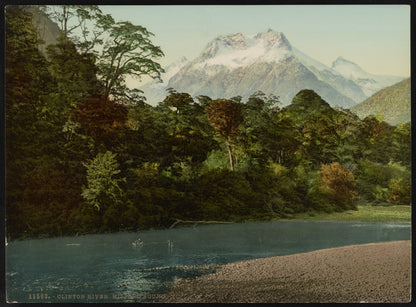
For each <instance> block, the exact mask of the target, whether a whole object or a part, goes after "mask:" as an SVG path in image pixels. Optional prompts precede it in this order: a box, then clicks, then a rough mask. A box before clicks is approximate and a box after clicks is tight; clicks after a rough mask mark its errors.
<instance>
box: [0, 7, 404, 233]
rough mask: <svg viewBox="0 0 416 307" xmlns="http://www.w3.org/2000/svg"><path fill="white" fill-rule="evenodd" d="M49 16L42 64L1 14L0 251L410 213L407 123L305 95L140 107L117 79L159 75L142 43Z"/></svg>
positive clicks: (90, 13) (176, 97)
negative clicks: (226, 224)
mask: <svg viewBox="0 0 416 307" xmlns="http://www.w3.org/2000/svg"><path fill="white" fill-rule="evenodd" d="M62 8H63V11H62V12H61V13H60V14H57V15H55V18H57V19H58V20H60V21H61V25H62V28H61V30H62V35H61V37H60V38H59V40H58V43H57V44H56V45H55V46H49V47H48V48H47V50H48V51H47V53H46V54H43V53H41V52H40V51H39V48H38V46H39V44H41V43H42V42H41V41H40V40H39V37H38V35H37V32H36V29H35V28H34V26H33V22H32V14H31V13H30V12H29V11H28V10H23V9H22V7H13V6H9V7H7V10H6V59H5V60H6V62H5V63H6V93H5V94H6V100H5V101H6V114H5V118H6V218H7V224H6V226H7V236H8V238H9V239H17V238H25V237H39V236H60V235H75V234H83V233H97V232H110V231H112V232H113V231H134V230H138V229H148V228H162V227H169V226H170V225H172V223H174V222H175V221H176V220H177V219H182V220H215V221H244V220H248V219H250V220H253V219H257V220H265V219H271V218H278V217H287V216H290V215H291V214H293V213H298V212H313V211H324V212H333V211H342V210H347V209H355V208H356V205H357V203H368V204H403V205H409V204H410V190H411V187H410V152H411V144H410V123H406V124H398V125H397V126H391V125H389V124H388V123H386V122H384V121H382V120H380V119H378V118H377V117H373V116H369V117H366V118H365V119H363V120H360V119H359V118H358V117H357V116H356V115H354V114H353V113H351V112H350V111H349V110H346V109H334V108H331V107H330V105H329V104H328V103H327V102H325V101H324V100H323V99H321V97H320V96H319V95H317V94H316V93H315V92H313V91H312V90H308V89H305V90H302V91H300V92H299V93H298V94H297V95H296V96H295V97H294V98H293V101H292V103H291V104H290V105H288V106H286V107H284V108H282V107H281V106H280V104H279V98H278V96H274V95H269V96H267V95H265V94H264V93H261V92H256V93H253V95H252V96H251V97H249V98H248V99H246V100H243V99H242V97H233V98H231V99H217V100H212V99H211V98H210V97H206V96H199V97H191V96H190V95H189V94H187V93H180V92H177V91H175V90H174V89H170V90H169V92H167V93H166V99H164V100H163V101H161V102H160V103H159V104H158V105H157V106H150V105H148V104H146V102H145V98H144V97H143V95H142V93H141V92H140V91H138V90H129V89H128V88H127V87H126V85H125V78H126V76H128V75H136V76H141V75H143V76H145V75H146V76H150V77H152V78H158V77H159V76H160V73H161V72H163V69H162V67H161V66H160V65H159V64H158V63H157V60H158V59H159V58H160V57H161V56H163V52H162V50H160V48H159V47H157V46H154V45H153V44H152V42H151V37H152V34H151V33H150V32H148V30H147V29H145V28H143V27H141V26H135V25H132V24H131V23H129V22H115V21H114V20H113V19H112V18H111V16H109V15H103V14H102V13H101V11H100V10H99V9H98V7H94V6H92V7H83V8H82V9H80V7H76V6H68V7H66V6H65V7H64V6H62ZM71 18H77V20H78V21H79V25H80V26H79V29H80V30H82V31H86V32H82V33H83V34H84V35H83V36H81V37H79V38H78V39H73V38H72V37H71V33H70V32H71V28H69V26H68V25H69V22H68V21H69V20H70V19H71ZM91 23H93V24H94V25H95V26H96V29H95V30H94V31H92V30H90V31H87V30H86V29H87V26H88V25H90V24H91ZM76 24H77V25H78V23H76ZM101 34H102V36H100V35H101ZM88 35H90V36H93V37H92V38H91V37H88ZM95 46H100V48H98V49H94V48H95ZM94 50H99V51H94ZM277 94H278V93H277Z"/></svg>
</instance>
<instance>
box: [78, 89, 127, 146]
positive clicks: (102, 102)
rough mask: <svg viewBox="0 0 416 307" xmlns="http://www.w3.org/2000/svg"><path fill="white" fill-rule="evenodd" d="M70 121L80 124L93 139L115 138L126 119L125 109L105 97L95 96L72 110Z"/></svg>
mask: <svg viewBox="0 0 416 307" xmlns="http://www.w3.org/2000/svg"><path fill="white" fill-rule="evenodd" d="M72 119H73V120H74V121H76V122H78V123H80V124H81V128H82V129H83V130H84V132H85V133H86V134H87V135H90V136H92V137H94V138H105V137H108V136H117V135H119V134H120V133H121V128H122V127H123V125H124V123H125V121H126V119H127V108H126V107H125V106H124V105H121V104H118V103H115V102H113V101H111V100H109V99H108V98H106V97H105V96H102V95H95V96H92V97H89V98H87V99H85V100H84V101H83V102H82V103H80V104H79V105H78V106H77V107H76V108H75V109H74V111H73V113H72Z"/></svg>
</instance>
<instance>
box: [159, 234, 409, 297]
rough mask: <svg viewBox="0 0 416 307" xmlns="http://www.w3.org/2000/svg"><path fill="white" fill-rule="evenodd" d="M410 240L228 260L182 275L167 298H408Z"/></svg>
mask: <svg viewBox="0 0 416 307" xmlns="http://www.w3.org/2000/svg"><path fill="white" fill-rule="evenodd" d="M410 264H411V242H410V241H394V242H383V243H371V244H362V245H351V246H345V247H339V248H329V249H323V250H317V251H313V252H308V253H301V254H295V255H287V256H277V257H270V258H261V259H254V260H247V261H239V262H234V263H230V264H226V265H223V266H221V267H220V269H219V270H218V271H217V272H216V273H213V274H209V275H205V276H202V277H199V278H196V279H180V280H177V281H176V282H175V283H174V285H173V286H172V288H171V291H170V292H169V293H168V294H166V295H165V296H163V297H162V301H163V302H172V303H173V302H175V303H176V302H177V303H185V302H186V303H194V302H198V303H233V302H234V303H277V302H286V303H301V302H303V303H312V302H317V303H319V302H321V303H324V302H349V303H352V302H357V303H358V302H394V303H399V302H409V301H410V289H411V288H410V276H411V265H410Z"/></svg>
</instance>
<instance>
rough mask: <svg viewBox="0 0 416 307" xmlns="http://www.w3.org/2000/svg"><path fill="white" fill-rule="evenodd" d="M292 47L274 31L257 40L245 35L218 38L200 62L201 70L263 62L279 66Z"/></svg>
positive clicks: (281, 34)
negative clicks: (207, 67) (209, 67)
mask: <svg viewBox="0 0 416 307" xmlns="http://www.w3.org/2000/svg"><path fill="white" fill-rule="evenodd" d="M291 52H292V47H291V45H290V43H289V41H288V40H287V39H286V37H285V36H284V34H283V33H281V32H277V31H274V30H272V29H269V30H267V31H266V32H262V33H258V34H256V35H254V36H244V35H243V34H242V33H235V34H230V35H223V36H218V37H217V38H215V39H214V40H212V41H211V42H210V43H209V44H208V45H207V47H206V48H205V50H204V51H203V52H202V54H201V56H200V57H199V58H198V62H199V63H198V67H205V66H213V65H222V66H226V67H229V68H236V67H241V66H246V65H250V64H253V63H254V62H256V61H261V62H269V63H270V62H275V63H276V62H279V61H281V60H284V59H286V58H288V57H289V56H290V55H291Z"/></svg>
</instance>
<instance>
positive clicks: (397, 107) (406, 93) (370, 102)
mask: <svg viewBox="0 0 416 307" xmlns="http://www.w3.org/2000/svg"><path fill="white" fill-rule="evenodd" d="M351 110H352V111H353V112H354V113H356V114H357V115H358V116H360V118H365V117H367V116H369V115H376V114H377V113H378V114H380V115H382V116H383V117H384V118H385V121H386V122H388V123H389V124H391V125H398V124H399V123H400V122H402V123H406V122H409V123H410V117H411V116H410V115H411V80H410V78H408V79H405V80H403V81H401V82H399V83H397V84H394V85H392V86H389V87H387V88H384V89H382V90H380V91H378V92H377V93H375V94H374V95H372V96H371V97H369V98H368V99H366V100H365V101H363V102H362V103H360V104H358V105H356V106H354V107H352V108H351Z"/></svg>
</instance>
